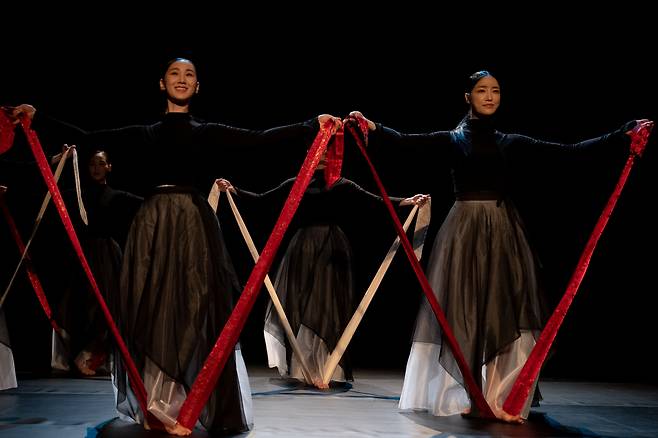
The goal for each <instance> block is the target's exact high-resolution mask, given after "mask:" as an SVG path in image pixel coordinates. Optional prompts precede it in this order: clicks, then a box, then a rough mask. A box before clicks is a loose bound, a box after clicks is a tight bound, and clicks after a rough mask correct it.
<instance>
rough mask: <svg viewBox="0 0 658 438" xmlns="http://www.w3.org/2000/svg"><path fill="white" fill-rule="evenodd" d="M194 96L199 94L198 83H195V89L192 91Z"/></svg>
mask: <svg viewBox="0 0 658 438" xmlns="http://www.w3.org/2000/svg"><path fill="white" fill-rule="evenodd" d="M194 94H199V83H198V82H197V83H196V89H195V90H194Z"/></svg>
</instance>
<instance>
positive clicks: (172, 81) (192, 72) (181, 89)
mask: <svg viewBox="0 0 658 438" xmlns="http://www.w3.org/2000/svg"><path fill="white" fill-rule="evenodd" d="M160 89H161V90H162V91H166V92H167V96H168V97H169V99H171V100H173V101H174V102H176V103H180V104H184V103H187V102H189V101H190V99H192V96H194V94H195V93H196V92H197V91H198V89H199V82H198V81H197V77H196V68H195V67H194V64H192V63H191V62H190V61H187V60H179V61H176V62H174V63H172V64H171V65H170V66H169V68H168V69H167V71H166V72H165V76H164V78H162V79H160Z"/></svg>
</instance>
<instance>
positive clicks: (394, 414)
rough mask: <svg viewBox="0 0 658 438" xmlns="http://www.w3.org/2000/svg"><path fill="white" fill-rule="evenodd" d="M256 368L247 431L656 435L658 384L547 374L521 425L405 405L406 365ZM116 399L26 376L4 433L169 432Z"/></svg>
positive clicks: (97, 387)
mask: <svg viewBox="0 0 658 438" xmlns="http://www.w3.org/2000/svg"><path fill="white" fill-rule="evenodd" d="M249 373H250V383H251V389H252V393H253V402H254V417H255V425H254V429H253V430H252V431H250V432H249V433H245V434H242V435H240V436H244V437H274V436H276V437H339V436H340V437H342V436H346V437H369V436H371V437H393V436H395V437H399V436H404V437H432V436H434V437H436V436H439V437H455V438H457V437H489V436H496V437H532V436H540V437H566V436H602V437H658V386H655V385H642V384H621V383H600V382H597V383H592V382H564V381H547V380H542V381H540V387H541V391H542V395H543V397H544V400H543V401H542V403H541V406H540V407H539V408H533V410H532V412H531V416H530V419H529V421H528V423H527V424H525V425H522V426H517V425H508V424H502V423H495V422H485V421H480V420H472V419H464V418H461V416H454V417H434V416H432V415H428V414H426V413H420V412H401V411H400V410H398V408H397V399H398V397H399V395H400V390H401V388H402V377H403V374H402V372H401V371H369V370H356V371H355V373H354V378H355V381H354V382H353V386H352V388H351V389H349V390H346V389H344V388H342V389H333V390H331V391H329V392H320V391H315V390H309V389H305V388H297V387H292V386H286V385H285V382H284V381H282V380H281V379H279V378H278V376H277V374H276V372H275V371H273V370H269V369H263V368H253V367H250V368H249ZM113 398H114V395H113V391H112V385H111V383H110V380H109V378H85V379H77V378H66V377H62V378H47V379H44V378H41V379H27V378H23V379H20V380H19V387H18V388H16V389H13V390H6V391H0V437H1V438H18V437H20V438H24V437H28V438H43V437H62V438H65V437H66V438H68V437H89V438H92V437H97V438H108V437H123V438H129V437H158V436H166V435H164V434H161V433H158V432H147V431H145V430H144V429H143V428H142V427H141V426H139V425H134V424H127V423H124V422H122V421H120V420H118V419H116V415H117V414H116V411H115V410H114V406H113ZM101 425H103V426H101ZM192 436H193V437H205V436H207V434H206V433H204V432H203V431H195V433H193V435H192Z"/></svg>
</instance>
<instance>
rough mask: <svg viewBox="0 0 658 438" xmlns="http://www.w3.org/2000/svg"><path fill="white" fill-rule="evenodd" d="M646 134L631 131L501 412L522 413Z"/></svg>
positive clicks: (642, 147) (647, 133)
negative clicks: (610, 185)
mask: <svg viewBox="0 0 658 438" xmlns="http://www.w3.org/2000/svg"><path fill="white" fill-rule="evenodd" d="M649 133H650V128H647V127H642V126H639V127H638V128H637V129H634V130H633V131H632V132H631V134H630V135H631V152H630V155H629V156H628V159H627V160H626V165H625V166H624V169H623V170H622V172H621V176H620V177H619V180H618V181H617V185H616V186H615V189H614V191H613V192H612V195H610V198H609V199H608V202H607V204H606V206H605V208H604V209H603V212H602V213H601V216H599V220H598V221H597V222H596V225H595V226H594V231H592V234H591V235H590V237H589V240H588V241H587V245H586V246H585V249H584V250H583V253H582V254H581V256H580V259H579V260H578V265H577V266H576V269H575V271H574V273H573V274H572V276H571V279H570V280H569V284H568V285H567V290H566V292H565V293H564V295H563V296H562V299H561V300H560V302H559V304H558V305H557V308H556V309H555V311H554V312H553V314H552V315H551V317H550V319H549V320H548V322H547V323H546V327H544V329H543V330H542V332H541V335H540V336H539V339H537V344H536V345H535V347H534V348H533V349H532V351H531V352H530V356H528V360H527V361H526V363H525V365H524V366H523V368H522V369H521V372H520V373H519V375H518V376H517V378H516V380H515V381H514V385H513V386H512V389H511V391H510V393H509V395H508V396H507V399H505V403H504V404H503V410H505V412H507V413H508V414H511V415H518V414H519V413H520V412H521V410H522V409H523V406H524V405H525V403H526V400H527V399H528V396H529V395H530V390H531V389H532V387H533V385H534V382H535V380H536V379H537V376H538V375H539V370H540V369H541V367H542V365H543V364H544V361H545V360H546V356H547V355H548V351H549V350H550V348H551V345H552V344H553V340H554V339H555V336H556V335H557V332H558V330H559V329H560V326H561V325H562V322H563V321H564V317H565V316H566V314H567V312H568V310H569V307H570V306H571V303H572V302H573V299H574V297H575V296H576V293H577V292H578V287H579V286H580V283H581V281H582V280H583V277H584V276H585V272H586V271H587V267H588V266H589V262H590V259H591V258H592V253H593V252H594V249H595V248H596V244H597V243H598V241H599V238H600V237H601V234H602V233H603V229H604V228H605V226H606V224H607V223H608V219H609V218H610V215H611V214H612V210H613V209H614V208H615V204H616V203H617V199H619V195H621V191H622V189H623V188H624V185H625V184H626V180H627V179H628V175H629V173H630V171H631V168H632V167H633V164H634V163H635V158H637V157H638V156H641V155H642V152H643V151H644V147H645V146H646V144H647V140H648V139H649Z"/></svg>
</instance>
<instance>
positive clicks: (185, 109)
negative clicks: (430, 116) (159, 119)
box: [165, 100, 190, 114]
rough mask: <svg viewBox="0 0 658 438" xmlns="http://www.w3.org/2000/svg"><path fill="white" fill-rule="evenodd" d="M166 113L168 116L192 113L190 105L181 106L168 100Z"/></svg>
mask: <svg viewBox="0 0 658 438" xmlns="http://www.w3.org/2000/svg"><path fill="white" fill-rule="evenodd" d="M165 112H166V113H167V114H169V113H189V112H190V104H189V103H185V104H180V103H176V102H172V101H171V100H167V110H166V111H165Z"/></svg>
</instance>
